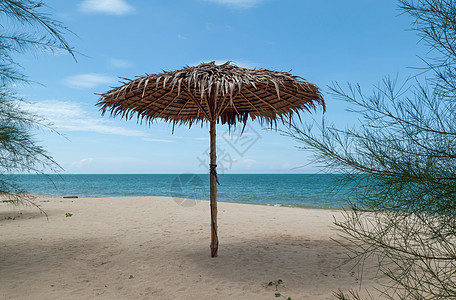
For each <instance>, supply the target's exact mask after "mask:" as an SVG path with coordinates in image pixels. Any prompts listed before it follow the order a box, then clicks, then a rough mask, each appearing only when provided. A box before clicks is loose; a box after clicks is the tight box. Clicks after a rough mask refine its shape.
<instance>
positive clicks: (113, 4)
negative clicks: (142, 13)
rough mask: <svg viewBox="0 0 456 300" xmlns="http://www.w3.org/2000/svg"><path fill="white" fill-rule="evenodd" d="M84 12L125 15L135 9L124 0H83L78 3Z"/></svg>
mask: <svg viewBox="0 0 456 300" xmlns="http://www.w3.org/2000/svg"><path fill="white" fill-rule="evenodd" d="M79 9H80V10H81V11H82V12H84V13H102V14H108V15H118V16H120V15H125V14H129V13H132V12H134V11H135V9H134V7H133V6H131V5H130V4H128V3H127V2H126V1H125V0H84V1H82V2H81V4H79Z"/></svg>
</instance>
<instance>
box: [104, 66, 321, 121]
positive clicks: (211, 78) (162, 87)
mask: <svg viewBox="0 0 456 300" xmlns="http://www.w3.org/2000/svg"><path fill="white" fill-rule="evenodd" d="M316 104H319V105H321V106H322V107H323V110H324V109H325V103H324V100H323V97H322V95H321V93H320V90H319V88H318V87H317V86H315V85H313V84H311V83H308V82H305V81H303V80H302V78H300V77H298V76H293V75H291V74H289V73H284V72H275V71H269V70H266V69H254V70H251V69H246V68H241V67H238V66H236V65H234V64H232V63H230V62H226V63H224V64H222V65H216V64H215V62H210V63H202V64H200V65H198V66H193V67H189V66H187V67H185V68H184V69H182V70H177V71H172V72H163V73H160V74H153V75H146V76H144V77H141V78H137V79H135V80H128V79H127V82H124V84H123V85H122V86H120V87H118V88H114V89H112V90H110V91H108V92H106V93H104V94H101V97H100V99H99V101H98V103H97V105H98V106H100V107H101V108H100V110H101V112H102V114H103V115H104V114H105V113H106V112H107V111H109V112H110V113H111V115H113V116H118V115H120V116H121V117H123V118H126V119H131V118H132V117H133V116H134V115H137V117H138V121H141V122H142V121H146V122H152V121H154V120H156V119H162V120H165V121H167V122H172V123H173V125H175V124H178V125H181V124H187V125H189V127H191V125H192V124H194V123H199V122H206V121H209V122H211V121H216V122H217V123H219V122H221V123H222V124H225V123H227V124H228V125H235V124H236V122H241V123H244V124H245V122H246V121H247V120H248V118H249V117H250V118H251V119H252V120H254V119H255V118H259V120H260V122H261V123H263V122H266V123H267V124H268V125H271V126H274V125H277V120H281V121H284V120H286V118H288V117H291V115H292V114H293V113H297V114H298V116H299V112H300V111H302V110H306V111H310V109H315V108H316Z"/></svg>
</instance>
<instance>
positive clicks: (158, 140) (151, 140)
mask: <svg viewBox="0 0 456 300" xmlns="http://www.w3.org/2000/svg"><path fill="white" fill-rule="evenodd" d="M143 140H144V141H146V142H158V143H173V142H174V141H172V140H162V139H151V138H145V139H143Z"/></svg>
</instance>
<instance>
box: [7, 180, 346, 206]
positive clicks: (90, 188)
mask: <svg viewBox="0 0 456 300" xmlns="http://www.w3.org/2000/svg"><path fill="white" fill-rule="evenodd" d="M342 176H343V175H330V174H222V175H219V176H218V180H219V182H220V185H218V196H217V199H218V201H224V202H236V203H252V204H266V205H281V206H303V207H319V208H343V207H348V206H349V205H348V203H349V200H353V196H352V195H351V191H352V189H351V188H350V184H343V183H342V181H343V180H342ZM14 181H15V183H17V184H18V185H19V186H20V187H21V188H22V189H23V190H25V191H26V192H27V193H31V194H42V195H57V196H78V197H129V196H170V197H179V198H190V199H199V200H209V174H137V175H135V174H90V175H89V174H87V175H84V174H77V175H70V174H63V175H46V176H44V175H14Z"/></svg>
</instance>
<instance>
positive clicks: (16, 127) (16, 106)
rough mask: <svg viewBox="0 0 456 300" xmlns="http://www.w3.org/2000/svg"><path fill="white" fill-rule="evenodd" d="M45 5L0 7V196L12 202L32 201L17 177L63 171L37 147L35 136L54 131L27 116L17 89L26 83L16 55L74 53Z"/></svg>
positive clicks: (30, 2) (22, 0)
mask: <svg viewBox="0 0 456 300" xmlns="http://www.w3.org/2000/svg"><path fill="white" fill-rule="evenodd" d="M44 6H45V5H44V3H43V2H42V1H34V0H3V1H0V194H1V195H7V196H8V197H10V198H11V199H12V200H14V202H24V201H26V202H27V201H29V200H30V198H29V197H28V196H25V195H24V194H22V193H23V192H24V191H23V190H22V189H21V188H20V187H19V186H16V185H15V183H14V180H13V179H12V174H14V173H38V174H42V173H43V170H44V169H47V170H54V171H56V170H58V169H59V168H60V167H59V165H58V164H57V163H56V162H55V161H54V160H53V158H52V157H51V156H50V155H49V154H48V153H47V151H46V150H45V149H44V147H42V146H40V145H38V144H37V142H36V140H35V138H34V135H33V131H34V130H36V129H40V128H50V127H49V125H50V124H48V123H46V121H45V120H44V119H42V118H41V117H39V116H37V115H35V114H32V113H30V112H27V111H26V110H24V109H23V108H22V107H23V105H22V104H23V100H22V99H20V98H19V97H17V96H16V94H15V92H14V90H13V86H14V84H16V83H27V82H28V81H27V78H26V76H25V75H24V74H23V73H22V72H21V67H20V66H19V65H18V64H17V63H16V62H15V60H14V55H15V54H18V53H23V52H26V51H31V50H35V49H37V50H41V51H43V50H44V51H52V52H55V51H62V50H63V51H66V52H68V53H69V54H71V55H72V56H73V58H74V51H73V49H72V48H71V47H70V46H69V45H68V43H67V42H66V41H65V39H64V38H63V32H65V31H68V30H67V28H66V27H64V26H63V25H62V24H61V23H60V22H58V21H56V20H54V19H52V18H51V17H50V16H49V15H48V14H47V13H44V12H42V8H44Z"/></svg>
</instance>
